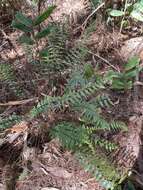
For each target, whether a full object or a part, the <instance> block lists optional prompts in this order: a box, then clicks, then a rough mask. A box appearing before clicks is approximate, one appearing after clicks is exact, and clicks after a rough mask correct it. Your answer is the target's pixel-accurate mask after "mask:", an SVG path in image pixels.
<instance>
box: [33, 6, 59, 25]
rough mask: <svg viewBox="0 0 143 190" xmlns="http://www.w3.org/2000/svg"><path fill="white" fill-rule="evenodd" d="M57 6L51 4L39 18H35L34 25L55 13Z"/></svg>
mask: <svg viewBox="0 0 143 190" xmlns="http://www.w3.org/2000/svg"><path fill="white" fill-rule="evenodd" d="M55 8H56V6H50V7H49V8H48V9H47V10H46V11H45V12H43V13H42V14H41V15H39V16H37V18H35V20H34V25H35V26H36V25H39V24H41V23H42V22H44V21H45V20H46V19H47V18H48V17H49V16H50V15H51V14H52V13H53V11H54V9H55Z"/></svg>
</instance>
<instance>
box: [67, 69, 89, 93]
mask: <svg viewBox="0 0 143 190" xmlns="http://www.w3.org/2000/svg"><path fill="white" fill-rule="evenodd" d="M86 84H87V80H86V79H85V78H84V77H83V74H82V73H81V72H79V71H76V72H74V73H73V74H72V76H71V78H70V79H69V81H68V84H67V89H68V90H75V89H79V88H83V87H84V86H85V85H86Z"/></svg>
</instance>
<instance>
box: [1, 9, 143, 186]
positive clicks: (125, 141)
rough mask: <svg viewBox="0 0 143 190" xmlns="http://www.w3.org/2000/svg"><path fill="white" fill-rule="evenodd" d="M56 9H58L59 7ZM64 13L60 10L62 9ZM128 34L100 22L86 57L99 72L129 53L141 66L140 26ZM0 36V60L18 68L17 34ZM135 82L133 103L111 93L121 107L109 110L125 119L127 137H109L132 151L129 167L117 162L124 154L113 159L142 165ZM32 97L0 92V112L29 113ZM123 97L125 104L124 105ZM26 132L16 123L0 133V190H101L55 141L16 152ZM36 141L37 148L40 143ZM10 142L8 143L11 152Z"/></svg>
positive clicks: (142, 109)
mask: <svg viewBox="0 0 143 190" xmlns="http://www.w3.org/2000/svg"><path fill="white" fill-rule="evenodd" d="M60 6H61V5H60ZM60 6H59V8H61V7H60ZM63 9H64V8H63ZM63 9H62V11H64V10H63ZM57 12H58V11H57ZM58 14H59V12H58ZM58 16H59V15H58ZM59 17H60V16H59ZM99 25H100V24H99ZM133 28H135V29H136V26H134V27H132V29H133ZM130 30H131V28H130V29H129V30H128V31H123V33H122V34H121V33H120V32H119V30H115V31H110V30H108V29H107V28H106V26H105V25H104V24H102V25H101V26H100V27H97V30H96V31H93V32H92V34H91V35H90V37H89V38H88V39H86V40H85V43H86V45H87V46H88V47H90V49H91V53H92V54H93V57H92V58H93V61H95V62H99V63H101V64H102V65H104V67H103V70H102V71H104V69H105V70H106V69H107V67H114V68H115V69H116V70H120V68H122V64H123V62H125V61H126V60H127V59H128V58H129V56H131V55H138V56H139V57H140V58H141V64H142V63H143V43H142V42H143V37H142V36H141V34H140V27H139V28H137V29H136V30H134V31H135V34H134V32H132V31H130ZM136 31H137V32H136ZM1 34H2V35H1V36H0V58H1V59H2V60H3V61H4V62H9V63H12V64H14V65H15V67H16V68H17V69H18V68H22V67H23V65H24V64H26V61H27V60H26V58H25V55H24V51H23V49H22V47H21V46H20V45H19V44H18V43H17V42H16V40H17V37H18V36H19V33H18V32H17V31H13V30H10V29H9V27H8V29H7V28H6V29H5V28H4V27H2V28H1ZM80 38H81V36H80ZM79 40H81V39H79ZM17 60H19V61H17ZM23 77H24V76H23ZM140 78H141V84H140V86H139V88H138V91H136V92H135V94H134V92H133V95H132V96H134V95H135V96H136V95H137V99H133V98H132V97H129V96H128V95H127V96H126V97H123V96H122V94H115V96H117V97H118V99H119V100H120V104H119V105H118V106H117V108H116V110H112V113H113V115H112V117H117V119H120V118H122V120H125V121H126V120H128V121H129V122H128V128H129V129H130V130H129V132H128V133H127V134H122V133H120V134H119V135H118V136H115V137H114V138H116V140H117V141H120V145H121V147H122V148H123V150H124V148H125V147H126V151H127V152H130V151H131V152H133V159H132V160H131V161H129V162H130V163H128V162H127V161H128V160H127V157H126V155H125V156H124V159H122V158H123V157H122V154H123V151H121V152H120V153H119V155H118V156H119V157H120V159H122V163H123V164H124V163H126V164H127V167H129V166H133V165H134V164H135V163H136V162H137V164H141V163H142V162H140V160H142V158H143V153H142V148H141V147H140V144H141V143H142V140H143V139H142V130H143V128H142V120H143V118H142V115H143V96H142V93H143V88H142V76H140ZM40 82H42V85H43V86H44V85H45V83H44V82H45V81H44V82H43V81H40ZM40 82H39V84H38V86H39V89H38V90H39V91H38V92H37V94H42V90H41V83H40ZM43 83H44V84H43ZM27 88H28V87H27ZM0 94H2V93H0ZM37 94H35V95H37ZM34 98H37V97H34ZM34 98H33V96H32V95H31V97H30V98H29V99H28V98H27V99H26V100H24V101H21V100H19V101H17V100H16V99H13V97H12V96H11V95H5V94H4V95H3V96H1V97H0V107H1V110H0V111H1V114H5V115H9V114H10V113H12V112H15V111H17V112H25V110H26V109H29V107H31V105H33V101H35V99H34ZM31 99H32V100H31ZM127 99H128V101H126V100H127ZM5 100H6V101H5ZM26 101H27V102H26ZM47 126H48V124H47ZM26 129H27V124H26V123H24V124H23V123H22V124H21V126H20V125H16V126H13V127H12V128H11V129H8V130H7V131H6V132H4V133H5V134H4V133H3V132H2V133H1V136H0V176H1V177H0V190H4V189H5V190H10V189H8V188H9V187H10V186H11V187H12V186H15V187H14V188H15V189H16V190H102V188H101V187H100V185H99V184H98V183H97V182H96V179H95V178H93V176H92V175H91V174H89V173H88V172H86V171H85V170H84V169H83V168H82V167H81V166H80V164H79V163H78V161H77V160H76V158H75V157H74V156H73V155H72V153H71V152H69V151H65V150H64V149H63V148H62V147H61V146H60V143H59V142H58V141H57V140H52V141H50V142H44V143H42V145H40V148H39V145H38V146H36V147H28V146H26V147H25V149H24V150H23V151H21V149H18V148H17V147H20V146H21V142H20V141H21V138H22V137H23V136H24V135H23V133H24V132H25V131H26ZM26 132H27V131H26ZM16 135H17V136H16ZM27 135H28V134H27ZM3 136H4V139H5V140H6V139H7V137H8V138H9V141H6V143H5V144H4V146H1V145H2V144H3V142H4V140H2V141H1V139H2V138H3ZM21 136H22V137H21ZM11 142H12V143H11ZM36 143H37V144H38V143H39V141H37V142H36ZM10 144H12V148H11V145H10ZM37 147H38V148H37ZM4 154H5V155H4ZM16 154H18V156H19V155H20V156H21V157H22V162H21V161H19V164H20V165H19V164H17V163H16V164H13V166H12V167H11V164H10V163H9V162H8V160H10V159H11V157H14V158H13V160H14V163H15V162H16V159H17V156H16ZM13 155H14V156H13ZM23 157H24V158H23ZM119 161H120V160H119ZM125 167H126V166H125ZM141 172H142V171H141ZM141 178H142V176H141ZM15 179H16V180H15ZM139 180H140V179H139ZM140 181H141V180H140ZM141 183H142V182H141ZM14 188H13V189H14ZM13 189H12V190H13Z"/></svg>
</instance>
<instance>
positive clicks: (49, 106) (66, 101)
mask: <svg viewBox="0 0 143 190" xmlns="http://www.w3.org/2000/svg"><path fill="white" fill-rule="evenodd" d="M101 89H104V85H103V83H102V82H98V83H94V84H93V83H89V84H87V85H86V86H85V87H84V88H82V89H81V90H79V91H77V92H70V93H68V94H64V95H63V96H62V97H50V96H46V97H45V98H44V100H42V101H41V102H40V103H38V105H37V106H36V107H34V108H33V109H32V110H31V113H30V115H31V117H36V116H37V115H39V114H40V113H42V112H45V111H48V110H53V109H60V108H62V107H64V106H65V105H70V106H72V105H75V104H76V103H77V102H79V101H82V100H84V99H86V98H87V97H89V96H91V95H92V94H94V93H95V92H96V91H97V90H101Z"/></svg>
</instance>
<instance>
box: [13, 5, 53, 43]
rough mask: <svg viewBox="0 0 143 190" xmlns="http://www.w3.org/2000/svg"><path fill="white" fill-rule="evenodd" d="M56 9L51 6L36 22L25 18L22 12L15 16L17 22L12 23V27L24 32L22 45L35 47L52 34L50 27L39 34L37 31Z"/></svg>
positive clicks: (21, 40) (21, 38)
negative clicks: (39, 41)
mask: <svg viewBox="0 0 143 190" xmlns="http://www.w3.org/2000/svg"><path fill="white" fill-rule="evenodd" d="M55 8H56V7H55V6H49V7H48V9H47V10H46V11H45V12H44V13H42V14H41V15H39V16H37V17H36V18H35V19H34V20H32V19H31V18H29V17H27V16H25V15H24V14H22V13H21V12H18V13H17V14H16V15H15V20H13V22H12V26H13V27H14V28H16V29H18V30H21V31H22V32H24V34H22V36H21V37H20V39H19V41H20V42H21V43H26V44H27V45H33V44H34V43H36V42H37V41H38V40H40V39H41V38H43V37H46V36H47V35H48V34H49V33H50V32H51V30H52V27H51V26H50V25H49V26H48V27H47V28H45V29H43V30H42V31H40V32H39V31H37V26H38V25H40V24H41V23H42V22H44V21H45V20H46V19H47V18H48V17H49V16H50V15H51V14H52V13H53V11H54V9H55ZM35 31H36V32H35Z"/></svg>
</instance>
